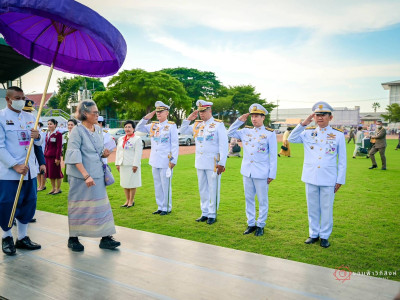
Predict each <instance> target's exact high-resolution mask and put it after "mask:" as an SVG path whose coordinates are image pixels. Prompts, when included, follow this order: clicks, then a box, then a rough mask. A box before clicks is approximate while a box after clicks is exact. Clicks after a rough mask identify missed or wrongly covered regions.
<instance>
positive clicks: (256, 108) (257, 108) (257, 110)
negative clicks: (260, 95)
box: [249, 103, 268, 116]
mask: <svg viewBox="0 0 400 300" xmlns="http://www.w3.org/2000/svg"><path fill="white" fill-rule="evenodd" d="M249 113H250V114H260V115H263V116H265V115H268V111H267V110H266V109H265V107H264V106H262V105H261V104H258V103H254V104H252V105H250V107H249Z"/></svg>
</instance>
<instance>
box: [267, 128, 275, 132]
mask: <svg viewBox="0 0 400 300" xmlns="http://www.w3.org/2000/svg"><path fill="white" fill-rule="evenodd" d="M265 129H267V130H268V131H271V132H274V130H273V129H272V128H269V127H265Z"/></svg>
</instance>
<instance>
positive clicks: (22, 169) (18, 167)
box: [13, 165, 29, 176]
mask: <svg viewBox="0 0 400 300" xmlns="http://www.w3.org/2000/svg"><path fill="white" fill-rule="evenodd" d="M13 169H14V170H15V172H17V173H18V174H22V175H24V176H25V175H26V174H27V173H28V171H29V167H28V166H26V165H15V166H14V167H13Z"/></svg>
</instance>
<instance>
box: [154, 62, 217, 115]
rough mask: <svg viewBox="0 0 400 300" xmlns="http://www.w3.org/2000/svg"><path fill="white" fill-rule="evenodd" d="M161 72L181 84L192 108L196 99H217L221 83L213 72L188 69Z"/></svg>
mask: <svg viewBox="0 0 400 300" xmlns="http://www.w3.org/2000/svg"><path fill="white" fill-rule="evenodd" d="M161 72H164V73H166V74H169V75H171V76H173V77H175V78H176V79H178V80H179V81H180V82H181V83H182V84H183V86H184V87H185V90H186V92H187V94H188V96H189V97H190V98H192V107H193V108H194V107H195V106H196V101H197V100H198V99H208V98H211V97H217V96H218V91H219V89H220V88H221V82H220V81H219V80H218V79H217V77H216V76H215V74H214V73H213V72H207V71H200V70H197V69H189V68H168V69H162V70H161Z"/></svg>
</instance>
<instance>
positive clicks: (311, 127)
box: [306, 126, 316, 130]
mask: <svg viewBox="0 0 400 300" xmlns="http://www.w3.org/2000/svg"><path fill="white" fill-rule="evenodd" d="M315 128H316V127H315V126H309V127H306V130H307V129H315Z"/></svg>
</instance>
